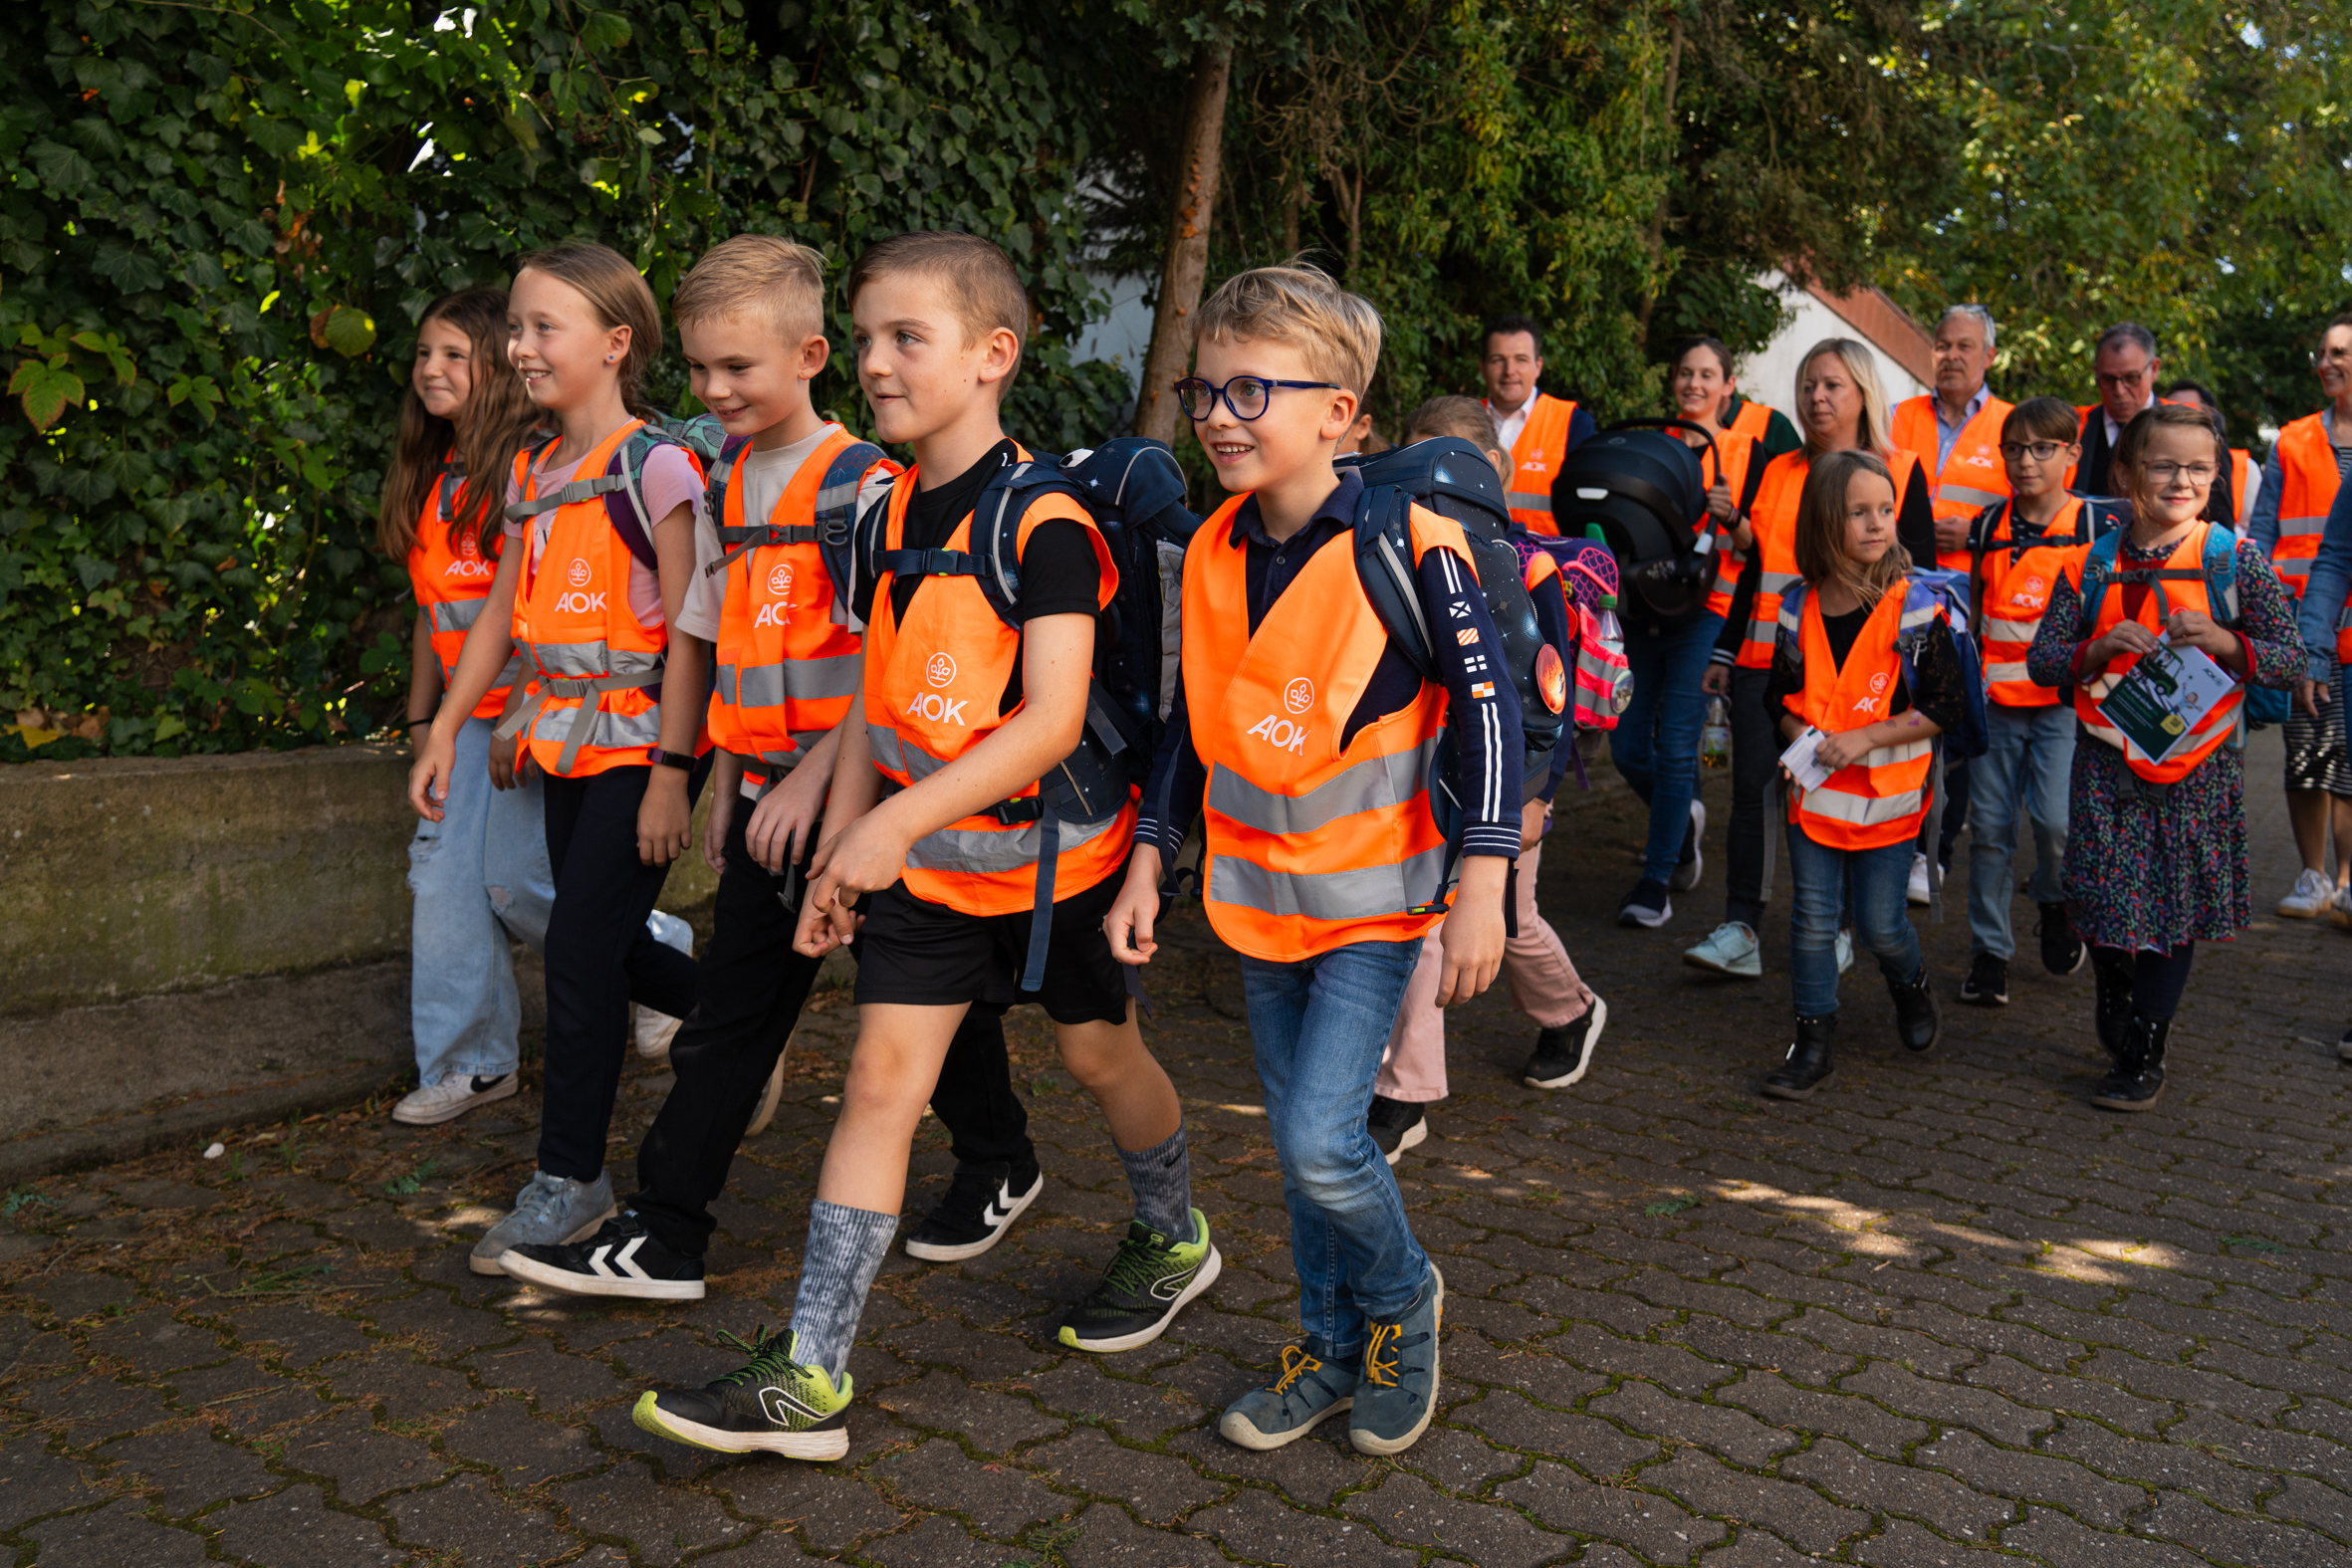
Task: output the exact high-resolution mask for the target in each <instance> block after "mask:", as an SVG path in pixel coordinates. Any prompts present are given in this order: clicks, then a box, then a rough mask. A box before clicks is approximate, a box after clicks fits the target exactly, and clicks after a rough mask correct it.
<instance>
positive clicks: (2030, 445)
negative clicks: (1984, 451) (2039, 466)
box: [2000, 441, 2067, 463]
mask: <svg viewBox="0 0 2352 1568" xmlns="http://www.w3.org/2000/svg"><path fill="white" fill-rule="evenodd" d="M2066 445H2067V443H2066V442H2064V441H2003V442H2001V443H2000V455H2001V456H2002V457H2005V458H2007V459H2008V460H2009V461H2010V462H2012V463H2013V462H2015V461H2016V460H2017V459H2018V458H2021V457H2030V458H2032V459H2033V461H2035V462H2036V463H2046V462H2048V461H2049V460H2050V459H2051V458H2053V457H2056V456H2057V455H2058V453H2059V451H2060V449H2062V448H2063V447H2065V446H2066Z"/></svg>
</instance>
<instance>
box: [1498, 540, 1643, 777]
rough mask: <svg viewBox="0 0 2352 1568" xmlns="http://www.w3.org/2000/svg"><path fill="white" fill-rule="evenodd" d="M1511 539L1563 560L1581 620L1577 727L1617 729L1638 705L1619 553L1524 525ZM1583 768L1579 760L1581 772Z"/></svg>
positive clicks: (1566, 588) (1567, 588)
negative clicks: (1621, 610)
mask: <svg viewBox="0 0 2352 1568" xmlns="http://www.w3.org/2000/svg"><path fill="white" fill-rule="evenodd" d="M1511 542H1512V544H1513V545H1515V546H1517V547H1518V548H1519V553H1520V560H1521V561H1522V562H1523V563H1524V562H1526V561H1527V560H1530V559H1532V557H1533V555H1534V553H1535V552H1536V551H1541V552H1543V553H1544V554H1545V555H1547V556H1549V557H1551V559H1552V560H1554V561H1555V562H1557V563H1558V565H1559V578H1560V591H1561V593H1562V595H1563V596H1564V597H1565V598H1566V599H1567V601H1568V614H1569V615H1570V616H1571V617H1572V618H1573V619H1574V620H1575V622H1576V656H1575V666H1576V674H1575V680H1574V683H1573V685H1572V686H1571V688H1570V695H1571V697H1572V698H1573V700H1574V702H1573V708H1572V712H1573V714H1574V717H1575V723H1576V728H1577V729H1579V730H1614V729H1615V728H1617V720H1618V719H1619V718H1620V717H1622V716H1623V714H1624V712H1625V710H1626V709H1627V708H1630V707H1631V706H1633V662H1632V661H1631V660H1630V659H1628V658H1627V657H1626V656H1625V628H1624V627H1623V626H1621V625H1619V624H1618V622H1617V586H1618V583H1619V581H1620V578H1619V577H1618V575H1617V558H1616V557H1615V556H1613V555H1611V554H1610V553H1609V548H1608V546H1606V545H1603V544H1600V543H1598V542H1597V541H1594V540H1585V539H1552V538H1548V537H1546V536H1544V535H1540V534H1529V533H1527V532H1525V531H1524V530H1523V531H1521V532H1519V533H1516V534H1514V535H1513V536H1512V540H1511ZM1582 771H1583V768H1582V764H1581V763H1579V764H1578V768H1577V772H1578V774H1579V775H1581V773H1582ZM1586 787H1588V788H1589V787H1590V785H1589V784H1587V785H1586Z"/></svg>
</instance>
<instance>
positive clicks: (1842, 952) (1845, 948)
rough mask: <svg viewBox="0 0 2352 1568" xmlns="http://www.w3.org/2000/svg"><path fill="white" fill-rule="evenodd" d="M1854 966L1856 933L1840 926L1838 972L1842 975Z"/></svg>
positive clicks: (1838, 934) (1838, 935)
mask: <svg viewBox="0 0 2352 1568" xmlns="http://www.w3.org/2000/svg"><path fill="white" fill-rule="evenodd" d="M1853 967H1854V934H1853V933H1852V932H1851V931H1847V930H1844V929H1843V928H1840V929H1839V931H1838V933H1837V972H1838V973H1839V974H1840V975H1842V974H1844V973H1845V972H1846V971H1847V970H1849V969H1852V968H1853Z"/></svg>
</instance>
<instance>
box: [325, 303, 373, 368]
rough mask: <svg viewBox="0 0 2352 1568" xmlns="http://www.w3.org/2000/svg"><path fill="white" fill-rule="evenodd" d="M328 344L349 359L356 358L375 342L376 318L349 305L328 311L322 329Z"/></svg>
mask: <svg viewBox="0 0 2352 1568" xmlns="http://www.w3.org/2000/svg"><path fill="white" fill-rule="evenodd" d="M322 336H324V338H325V340H326V343H327V346H328V347H330V348H332V349H334V350H335V351H336V352H337V353H339V354H342V355H343V356H344V357H345V358H347V359H356V358H358V357H359V355H361V354H363V353H365V352H366V351H367V350H368V348H369V347H371V346H373V344H374V342H375V318H374V317H372V316H369V315H368V314H367V313H366V312H365V311H362V310H358V309H355V308H354V307H352V306H349V305H339V306H337V307H336V308H335V309H334V310H333V311H331V312H329V313H328V316H327V325H326V327H325V328H324V329H323V330H322Z"/></svg>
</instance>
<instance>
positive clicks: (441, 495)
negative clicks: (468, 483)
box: [408, 468, 523, 719]
mask: <svg viewBox="0 0 2352 1568" xmlns="http://www.w3.org/2000/svg"><path fill="white" fill-rule="evenodd" d="M458 483H459V481H458V480H457V478H456V475H455V473H454V471H453V470H449V469H446V468H445V469H444V470H443V472H442V477H441V481H440V483H438V484H436V485H434V486H433V488H432V492H431V494H429V495H428V496H426V497H425V503H424V513H423V515H422V516H421V517H419V518H418V519H417V520H416V543H414V544H413V545H410V546H409V547H408V585H409V587H411V588H412V589H414V590H415V592H416V602H417V606H418V608H420V609H422V610H423V611H424V612H425V614H426V615H427V616H429V617H430V624H431V626H432V641H433V657H435V658H437V659H439V660H440V661H441V689H442V690H443V691H447V690H448V689H449V683H450V682H451V681H452V680H454V679H456V677H457V656H458V655H459V654H460V653H463V652H464V651H465V634H466V633H467V632H469V631H471V630H473V627H474V622H475V621H476V620H479V619H480V618H481V615H482V606H483V605H484V604H485V603H487V602H489V599H490V583H491V580H492V579H493V578H495V577H496V576H497V575H498V564H497V562H496V561H495V560H488V559H485V558H484V557H483V555H482V551H481V547H480V545H479V544H478V542H477V541H475V540H474V539H473V538H472V537H471V536H468V537H467V538H466V539H464V540H461V541H459V542H458V544H457V545H456V547H455V548H452V547H451V545H450V542H449V536H450V534H451V533H452V532H453V530H452V529H451V528H450V526H449V503H450V502H451V501H452V500H453V499H455V497H456V494H457V486H458ZM496 519H497V514H496V512H495V511H494V512H493V513H492V515H491V521H492V524H493V525H495V522H496ZM522 671H523V658H522V654H521V653H520V652H517V653H514V654H511V655H509V656H508V658H507V661H506V668H505V669H503V670H501V671H500V672H499V675H498V682H497V684H496V685H494V686H492V687H491V688H490V690H489V691H488V692H486V693H484V694H483V697H482V700H481V701H480V702H478V703H476V704H475V705H474V711H473V713H472V715H471V716H470V717H472V718H476V719H495V718H497V717H498V716H499V714H500V713H501V712H502V711H503V710H504V709H505V707H506V700H507V693H508V691H509V689H510V688H511V687H512V686H513V685H514V683H515V678H516V677H517V676H518V675H520V674H521V673H522Z"/></svg>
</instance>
